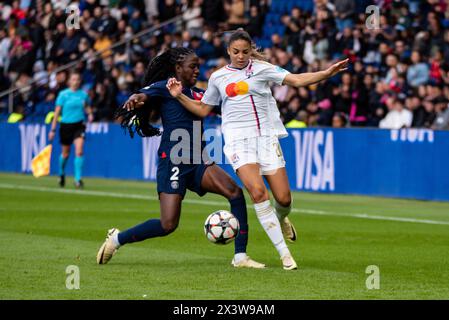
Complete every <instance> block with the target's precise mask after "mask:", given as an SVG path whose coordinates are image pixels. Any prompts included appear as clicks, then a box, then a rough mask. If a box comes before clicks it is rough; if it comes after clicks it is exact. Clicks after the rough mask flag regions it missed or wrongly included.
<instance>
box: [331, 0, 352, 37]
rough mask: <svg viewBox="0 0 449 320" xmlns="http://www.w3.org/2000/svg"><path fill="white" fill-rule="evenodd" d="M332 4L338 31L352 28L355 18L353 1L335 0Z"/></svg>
mask: <svg viewBox="0 0 449 320" xmlns="http://www.w3.org/2000/svg"><path fill="white" fill-rule="evenodd" d="M334 4H335V18H336V23H337V28H338V30H339V31H340V32H341V31H343V30H344V29H345V28H352V26H353V25H354V20H353V19H354V16H355V0H335V1H334Z"/></svg>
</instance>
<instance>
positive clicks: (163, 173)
mask: <svg viewBox="0 0 449 320" xmlns="http://www.w3.org/2000/svg"><path fill="white" fill-rule="evenodd" d="M211 165H214V163H211V164H204V163H202V164H182V163H181V164H173V163H172V162H171V161H170V158H169V157H168V156H167V157H165V158H163V157H159V163H158V166H157V192H158V193H161V192H164V193H171V194H180V195H182V197H183V198H184V196H185V194H186V191H187V189H189V190H190V191H193V192H196V193H197V194H198V195H199V196H200V197H202V196H204V195H205V194H206V191H205V190H203V189H202V188H201V180H202V179H203V175H204V172H205V171H206V169H207V167H209V166H211Z"/></svg>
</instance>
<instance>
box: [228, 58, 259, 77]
mask: <svg viewBox="0 0 449 320" xmlns="http://www.w3.org/2000/svg"><path fill="white" fill-rule="evenodd" d="M226 69H228V70H231V71H242V70H245V69H246V76H247V77H248V78H249V77H251V76H252V75H253V73H254V71H253V60H252V59H249V61H248V64H247V65H246V67H244V68H241V69H240V68H236V67H231V65H230V64H228V65H227V66H226Z"/></svg>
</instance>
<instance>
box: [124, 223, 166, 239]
mask: <svg viewBox="0 0 449 320" xmlns="http://www.w3.org/2000/svg"><path fill="white" fill-rule="evenodd" d="M166 234H167V232H165V230H164V229H163V228H162V224H161V220H159V219H151V220H148V221H145V222H144V223H141V224H139V225H137V226H135V227H132V228H129V229H128V230H125V231H122V232H120V233H119V234H118V242H119V243H120V245H124V244H127V243H132V242H138V241H143V240H145V239H149V238H155V237H162V236H165V235H166Z"/></svg>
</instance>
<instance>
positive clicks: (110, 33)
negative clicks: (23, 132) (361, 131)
mask: <svg viewBox="0 0 449 320" xmlns="http://www.w3.org/2000/svg"><path fill="white" fill-rule="evenodd" d="M71 4H75V5H76V6H77V7H78V8H79V15H80V16H79V28H68V27H67V25H66V22H67V20H68V18H70V17H71V11H70V10H68V11H66V9H67V8H68V7H69V6H70V5H71ZM371 4H374V5H376V6H377V8H379V11H378V12H379V13H380V14H379V16H378V17H377V15H376V10H374V11H372V12H371V13H368V14H367V13H366V8H367V7H368V6H369V5H371ZM0 12H1V14H0V92H3V91H4V90H7V89H9V88H12V87H16V88H20V89H19V90H18V91H17V92H16V93H15V94H14V101H13V102H14V103H13V105H14V110H13V111H14V114H18V115H20V117H19V118H17V119H21V118H22V116H23V120H24V121H44V120H45V116H46V115H47V114H48V112H50V111H51V110H53V108H54V101H55V97H56V95H57V93H58V92H59V91H60V90H62V89H64V88H65V87H66V80H67V76H68V73H67V71H63V72H55V70H57V68H58V67H60V66H63V65H65V64H67V63H70V62H72V61H79V62H78V63H77V64H76V68H77V69H78V70H79V71H81V72H82V75H83V88H84V89H85V90H87V91H88V92H89V95H90V97H91V100H92V107H93V110H94V115H95V120H96V121H112V120H113V112H114V110H115V108H117V106H119V105H121V104H122V103H123V102H124V101H125V100H126V99H127V97H128V96H129V95H130V94H132V93H133V92H135V91H136V90H137V89H138V88H139V87H140V86H141V84H142V83H141V82H142V79H143V76H144V73H145V68H146V65H147V63H148V61H149V60H150V59H151V58H152V57H154V56H155V55H157V54H158V53H160V52H162V51H163V50H165V49H166V48H168V47H174V46H188V47H191V48H193V49H194V50H195V52H196V53H197V55H198V56H199V57H200V62H201V72H200V77H199V79H198V80H199V83H198V86H201V87H206V85H207V79H208V77H209V76H210V74H211V73H212V72H213V71H214V70H216V69H217V68H220V67H222V66H224V65H226V64H227V63H228V62H227V53H226V47H225V45H224V44H225V43H226V39H227V37H228V36H229V33H226V32H224V31H227V30H235V29H237V28H240V27H242V28H244V29H245V30H246V31H248V32H249V33H250V34H251V36H252V37H253V39H254V40H255V42H256V44H257V46H258V47H260V48H261V50H263V52H264V54H265V56H266V57H267V60H268V61H269V62H271V63H273V64H276V65H279V66H281V67H282V68H284V69H287V70H289V71H291V72H294V73H301V72H312V71H318V70H321V69H324V68H326V67H327V66H328V65H329V64H330V63H331V62H333V61H335V60H337V59H343V58H345V57H349V59H350V61H351V66H350V69H349V70H348V71H347V72H346V73H344V74H343V75H341V76H340V77H335V78H333V79H330V80H328V81H326V82H323V83H320V84H318V85H313V86H309V87H307V88H300V89H293V88H288V87H286V86H282V87H273V90H274V96H275V98H276V100H277V101H278V104H279V108H280V110H281V116H282V118H283V121H284V123H285V124H286V125H287V126H288V127H304V126H332V127H347V126H352V127H355V126H369V127H381V128H402V127H423V128H432V129H449V108H448V104H449V1H446V0H402V1H397V0H378V1H366V0H357V1H356V0H271V1H270V0H260V1H259V0H247V1H245V0H207V1H206V0H131V1H122V0H79V1H78V2H71V1H67V0H61V1H55V0H52V1H44V0H21V1H19V0H14V1H8V0H7V1H2V2H1V3H0ZM75 13H76V12H75ZM178 15H181V16H182V21H181V22H175V23H172V24H169V25H167V26H164V27H162V28H159V29H157V31H156V32H154V33H151V34H149V35H146V36H142V37H138V38H135V39H133V36H134V35H135V34H137V33H138V32H140V31H142V30H145V29H146V28H150V27H153V26H158V25H159V24H160V23H163V22H164V21H167V20H169V19H171V18H174V17H176V16H178ZM127 39H133V40H131V41H130V42H128V44H124V45H120V46H117V47H116V48H114V49H112V50H109V49H108V48H109V47H110V46H111V45H113V44H117V43H118V42H120V41H123V42H126V41H125V40H127ZM96 54H97V55H98V58H96ZM82 58H84V59H82ZM80 59H81V60H80ZM31 83H32V85H31V86H30V84H31ZM8 98H9V97H8V96H4V97H2V98H1V100H0V114H2V116H0V120H3V121H5V119H7V117H8V116H9V115H8V102H9V99H8ZM214 119H216V118H215V117H213V116H212V117H211V118H210V120H211V121H214Z"/></svg>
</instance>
